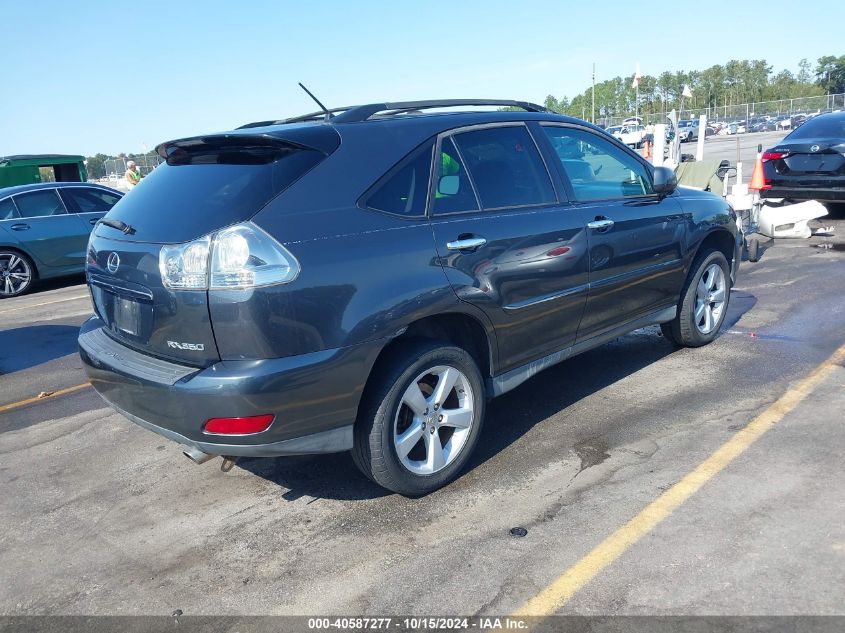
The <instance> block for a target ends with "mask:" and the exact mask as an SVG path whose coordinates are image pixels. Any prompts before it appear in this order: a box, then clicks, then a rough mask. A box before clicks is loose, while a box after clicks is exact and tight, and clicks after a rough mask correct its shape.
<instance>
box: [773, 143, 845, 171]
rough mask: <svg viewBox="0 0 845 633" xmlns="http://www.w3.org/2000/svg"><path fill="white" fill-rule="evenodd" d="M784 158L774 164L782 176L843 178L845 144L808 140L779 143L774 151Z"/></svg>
mask: <svg viewBox="0 0 845 633" xmlns="http://www.w3.org/2000/svg"><path fill="white" fill-rule="evenodd" d="M781 150H782V151H783V152H784V153H785V156H783V157H782V158H780V159H779V160H778V161H777V162H776V163H775V171H777V173H778V174H781V175H783V176H845V155H843V152H845V142H843V141H839V143H838V144H836V142H832V141H831V140H830V139H809V140H806V141H804V140H802V141H793V142H786V143H781V144H780V145H779V146H778V147H777V149H776V150H775V151H781Z"/></svg>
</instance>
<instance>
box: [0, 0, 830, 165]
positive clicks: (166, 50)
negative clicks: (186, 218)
mask: <svg viewBox="0 0 845 633" xmlns="http://www.w3.org/2000/svg"><path fill="white" fill-rule="evenodd" d="M696 5H697V6H704V5H707V7H708V8H707V15H706V16H704V17H703V18H702V19H703V21H704V23H705V26H704V27H703V28H698V27H696V26H695V25H696V19H697V18H696V16H695V13H694V7H695V6H696ZM673 14H674V15H675V16H676V17H674V18H671V19H670V18H669V16H671V15H673ZM814 15H820V16H822V18H821V19H818V20H815V19H814V17H813V16H814ZM650 16H653V17H654V18H656V20H657V22H656V23H655V22H653V21H652V20H651V18H650ZM673 21H677V22H679V23H682V24H683V25H684V28H683V29H682V30H679V29H673V28H672V26H671V25H672V23H673ZM843 24H845V2H843V1H842V0H817V1H816V2H812V3H806V5H801V4H800V3H796V2H795V1H794V0H789V1H782V0H760V1H759V2H743V3H739V2H719V1H711V2H707V3H704V2H694V3H693V2H683V1H680V0H674V1H673V2H661V1H657V0H653V1H651V2H648V3H634V2H616V1H614V0H605V1H604V2H565V1H564V0H557V1H546V0H532V1H531V2H518V1H516V0H511V1H509V2H508V1H504V0H486V1H484V2H475V1H465V0H451V1H441V0H423V1H421V2H420V1H417V2H406V1H402V0H390V1H386V2H381V1H378V2H376V1H373V2H369V1H365V0H354V1H348V0H347V1H338V0H322V1H319V2H317V1H312V2H302V1H299V2H292V1H287V0H276V1H270V0H268V1H263V0H240V1H239V2H236V1H234V0H229V1H226V2H216V1H213V0H207V1H206V2H195V1H189V0H185V1H181V0H180V1H175V0H170V1H166V2H159V1H157V0H151V1H145V0H131V1H129V2H120V1H116V0H112V1H110V2H99V3H94V2H87V1H85V0H76V1H75V2H67V1H66V0H62V1H60V2H54V1H52V0H38V1H37V2H18V1H11V0H9V1H6V2H3V7H2V10H0V42H2V44H3V54H2V59H3V63H2V69H3V72H2V85H3V88H2V91H0V156H2V155H9V154H16V153H44V152H61V153H81V154H93V153H96V152H98V151H100V152H104V153H117V152H121V151H124V152H139V151H141V149H142V147H143V146H144V145H146V146H147V147H149V148H152V147H153V146H155V145H156V144H157V143H159V142H161V141H164V140H167V139H171V138H176V137H180V136H190V135H193V134H200V133H203V132H211V131H218V130H224V129H231V128H232V127H235V126H237V125H240V124H242V123H246V122H249V121H255V120H261V119H269V118H274V117H278V118H281V117H284V116H290V115H294V114H298V113H302V112H308V111H311V110H313V109H315V108H314V105H313V103H311V102H310V101H309V99H308V98H307V96H306V95H305V94H304V93H303V92H302V91H301V90H300V89H299V87H298V86H297V81H302V82H304V83H305V84H306V85H307V86H308V87H309V88H310V89H311V90H312V91H313V92H314V93H315V94H316V95H317V96H318V97H319V98H320V99H321V100H322V101H323V102H324V103H326V104H327V105H329V106H341V105H349V104H352V103H364V102H377V101H385V100H388V101H389V100H393V101H396V100H406V99H424V98H438V97H442V98H454V97H501V98H516V99H526V100H531V101H537V102H542V100H543V99H544V98H545V96H546V95H547V94H549V93H551V94H554V95H555V96H558V97H560V96H562V95H568V96H570V97H572V96H574V95H575V94H577V93H579V92H581V91H583V90H584V89H585V88H586V87H587V86H589V84H590V73H591V68H592V63H593V62H595V63H596V67H597V69H596V74H597V81H601V80H603V79H608V78H611V77H614V76H616V75H630V74H632V73H633V72H634V67H635V64H636V63H637V62H639V63H640V66H641V69H642V72H643V73H648V74H659V73H660V72H661V71H663V70H678V69H703V68H706V67H708V66H711V65H713V64H716V63H720V64H721V63H724V62H726V61H728V60H729V59H744V58H760V57H763V58H765V59H766V60H767V61H768V62H769V63H770V64H772V65H773V66H774V68H775V70H781V69H783V68H789V69H791V70H797V65H798V61H799V59H800V58H802V57H807V58H808V59H810V61H811V62H813V63H815V60H816V58H818V57H820V56H821V55H826V54H835V55H840V54H843V53H845V51H843V50H842V36H841V32H842V25H843Z"/></svg>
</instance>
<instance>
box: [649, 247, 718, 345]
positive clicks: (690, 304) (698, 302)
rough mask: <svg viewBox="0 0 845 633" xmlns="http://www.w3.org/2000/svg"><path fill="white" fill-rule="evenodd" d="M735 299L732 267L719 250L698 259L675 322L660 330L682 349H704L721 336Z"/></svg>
mask: <svg viewBox="0 0 845 633" xmlns="http://www.w3.org/2000/svg"><path fill="white" fill-rule="evenodd" d="M730 296H731V277H730V264H728V260H727V258H726V257H725V255H724V254H723V253H722V252H720V251H717V250H715V249H710V250H706V251H704V252H702V253H699V255H698V256H697V257H696V258H695V261H694V263H693V265H692V268H691V270H690V276H689V278H688V279H687V281H686V284H685V285H684V288H683V290H682V291H681V296H680V300H679V301H678V310H677V313H676V315H675V318H674V319H673V320H672V321H669V322H668V323H663V324H662V325H661V326H660V327H661V329H662V330H663V335H664V336H665V337H666V338H668V339H669V340H671V341H674V342H675V343H676V344H678V345H683V346H686V347H700V346H702V345H707V343H709V342H711V341H712V340H713V339H715V338H716V336H717V335H718V334H719V328H721V327H722V323H724V321H725V315H726V314H727V310H728V302H729V301H730Z"/></svg>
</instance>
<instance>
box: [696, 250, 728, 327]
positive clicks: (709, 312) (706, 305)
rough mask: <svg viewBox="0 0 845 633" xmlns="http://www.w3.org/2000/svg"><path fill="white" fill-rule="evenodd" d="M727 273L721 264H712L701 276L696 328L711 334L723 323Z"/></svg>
mask: <svg viewBox="0 0 845 633" xmlns="http://www.w3.org/2000/svg"><path fill="white" fill-rule="evenodd" d="M726 285H727V284H726V283H725V271H724V270H722V267H721V266H720V265H719V264H715V263H714V264H710V265H709V266H708V267H707V268H706V269H705V270H704V274H703V275H701V279H700V280H699V281H698V284H697V285H696V290H695V327H696V328H698V331H699V332H701V333H702V334H704V335H707V334H710V332H712V331H713V330H714V329H715V328H716V326H717V324H721V322H722V313H723V312H724V310H725V288H726Z"/></svg>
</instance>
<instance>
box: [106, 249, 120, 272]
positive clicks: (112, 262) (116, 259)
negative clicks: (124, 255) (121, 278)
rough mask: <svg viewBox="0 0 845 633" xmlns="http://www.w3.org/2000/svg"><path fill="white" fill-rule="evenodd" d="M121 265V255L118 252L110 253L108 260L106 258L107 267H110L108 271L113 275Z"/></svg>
mask: <svg viewBox="0 0 845 633" xmlns="http://www.w3.org/2000/svg"><path fill="white" fill-rule="evenodd" d="M119 266H120V255H118V254H117V253H112V254H110V255H109V258H108V260H106V268H107V269H108V271H109V272H110V273H111V274H112V275H113V274H115V273H116V272H117V269H118V267H119Z"/></svg>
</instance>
